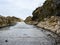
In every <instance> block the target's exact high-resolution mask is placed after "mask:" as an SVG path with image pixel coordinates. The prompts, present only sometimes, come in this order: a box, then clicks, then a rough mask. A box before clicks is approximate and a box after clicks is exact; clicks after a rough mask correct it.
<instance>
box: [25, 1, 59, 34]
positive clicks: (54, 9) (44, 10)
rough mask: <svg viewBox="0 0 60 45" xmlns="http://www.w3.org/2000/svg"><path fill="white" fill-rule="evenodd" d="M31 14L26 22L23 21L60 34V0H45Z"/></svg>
mask: <svg viewBox="0 0 60 45" xmlns="http://www.w3.org/2000/svg"><path fill="white" fill-rule="evenodd" d="M32 15H33V16H32V18H30V20H29V19H28V20H29V21H28V22H27V21H25V22H27V24H36V25H37V26H38V27H41V28H44V29H48V30H50V31H52V32H54V33H56V34H59V35H60V0H46V1H45V2H44V3H43V5H42V6H41V7H38V8H36V9H35V10H34V11H33V13H32ZM26 20H27V19H26ZM32 22H33V23H32ZM36 22H37V23H36Z"/></svg>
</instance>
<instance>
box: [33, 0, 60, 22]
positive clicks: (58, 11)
mask: <svg viewBox="0 0 60 45" xmlns="http://www.w3.org/2000/svg"><path fill="white" fill-rule="evenodd" d="M32 15H33V18H32V19H33V20H35V21H36V20H37V21H41V20H43V19H44V18H47V17H50V16H60V0H46V1H45V2H44V3H43V5H42V7H38V8H36V9H35V10H34V11H33V13H32Z"/></svg>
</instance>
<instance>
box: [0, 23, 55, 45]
mask: <svg viewBox="0 0 60 45" xmlns="http://www.w3.org/2000/svg"><path fill="white" fill-rule="evenodd" d="M47 34H50V32H43V31H42V29H38V28H37V27H35V26H33V25H27V24H25V23H24V22H19V23H17V24H16V25H14V26H10V27H5V28H1V29H0V45H55V40H54V38H52V37H49V36H47Z"/></svg>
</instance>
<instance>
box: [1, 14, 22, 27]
mask: <svg viewBox="0 0 60 45" xmlns="http://www.w3.org/2000/svg"><path fill="white" fill-rule="evenodd" d="M20 21H21V20H20V19H19V18H17V17H14V16H13V17H10V16H7V17H4V16H1V15H0V27H5V26H8V25H13V24H15V23H16V22H20Z"/></svg>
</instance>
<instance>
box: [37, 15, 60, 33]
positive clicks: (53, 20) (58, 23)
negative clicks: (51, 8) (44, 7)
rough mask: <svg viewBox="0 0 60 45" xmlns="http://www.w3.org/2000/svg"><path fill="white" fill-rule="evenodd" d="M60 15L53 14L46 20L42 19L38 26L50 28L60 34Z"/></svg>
mask: <svg viewBox="0 0 60 45" xmlns="http://www.w3.org/2000/svg"><path fill="white" fill-rule="evenodd" d="M59 19H60V17H55V16H51V17H50V18H49V19H46V20H45V21H40V22H39V23H38V24H37V26H38V27H41V28H44V29H48V30H50V31H52V32H54V33H56V34H60V20H59Z"/></svg>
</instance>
